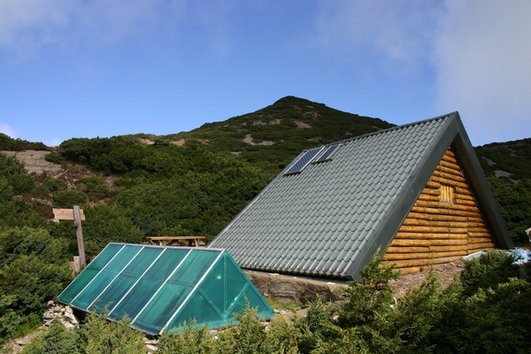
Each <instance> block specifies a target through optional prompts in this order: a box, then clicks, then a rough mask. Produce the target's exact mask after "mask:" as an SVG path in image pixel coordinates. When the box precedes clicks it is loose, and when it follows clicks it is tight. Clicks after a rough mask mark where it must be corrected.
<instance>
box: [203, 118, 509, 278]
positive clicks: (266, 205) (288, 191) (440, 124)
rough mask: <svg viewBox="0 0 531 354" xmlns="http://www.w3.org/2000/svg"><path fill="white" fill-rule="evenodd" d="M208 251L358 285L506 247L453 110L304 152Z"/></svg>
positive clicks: (253, 265)
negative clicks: (376, 258)
mask: <svg viewBox="0 0 531 354" xmlns="http://www.w3.org/2000/svg"><path fill="white" fill-rule="evenodd" d="M210 247H217V248H225V249H227V250H228V251H229V252H230V253H231V254H232V255H233V257H234V259H235V260H236V262H238V264H239V265H240V266H241V267H242V268H247V269H253V270H262V271H272V272H279V273H295V274H303V275H309V276H324V277H334V278H347V279H352V278H354V279H357V278H358V277H359V272H360V270H361V269H363V267H364V266H365V265H366V264H367V263H368V262H369V260H370V259H371V257H372V256H373V255H374V254H375V252H377V251H378V250H382V251H385V252H386V253H385V257H386V260H387V262H392V263H394V264H395V265H396V267H397V268H399V269H401V270H402V271H403V272H411V271H417V270H419V269H420V268H421V267H425V266H429V265H430V264H440V263H447V262H451V261H454V260H456V259H459V258H461V257H462V256H464V255H467V254H470V253H473V252H476V251H479V250H484V249H491V248H495V247H499V248H509V247H512V242H511V239H510V237H509V235H508V233H507V230H506V226H505V224H504V221H503V219H502V218H501V216H500V213H499V211H498V208H497V204H496V201H495V200H494V198H493V196H492V194H491V192H490V190H489V188H488V184H487V181H486V178H485V176H484V173H483V171H482V169H481V166H480V164H479V161H478V159H477V157H476V155H475V152H474V149H473V147H472V145H471V144H470V141H469V139H468V137H467V134H466V132H465V129H464V127H463V125H462V123H461V120H460V118H459V114H458V113H457V112H455V113H450V114H447V115H444V116H440V117H437V118H433V119H429V120H425V121H421V122H416V123H412V124H408V125H404V126H399V127H394V128H391V129H386V130H382V131H378V132H376V133H372V134H367V135H363V136H360V137H356V138H353V139H349V140H345V141H341V142H338V143H335V144H330V145H327V146H323V147H317V148H313V149H310V150H307V151H304V152H303V153H301V154H300V155H299V156H298V157H297V158H296V159H295V160H294V161H293V162H292V163H291V164H290V165H288V167H287V168H286V169H285V170H284V171H283V172H282V173H280V174H279V175H278V176H277V177H276V178H275V179H274V180H273V181H272V182H271V183H270V184H269V185H268V186H267V187H266V188H265V189H264V190H263V191H262V192H261V193H260V194H259V195H258V196H257V197H256V198H255V199H254V200H253V201H252V202H251V203H250V204H249V205H248V206H247V207H246V208H245V209H244V210H243V211H242V212H241V213H240V214H238V215H237V216H236V218H235V219H234V220H233V221H232V222H231V223H230V224H229V225H227V227H226V228H225V229H224V230H223V231H222V232H221V233H220V234H219V235H218V236H217V237H216V238H215V239H214V241H213V242H212V243H211V245H210Z"/></svg>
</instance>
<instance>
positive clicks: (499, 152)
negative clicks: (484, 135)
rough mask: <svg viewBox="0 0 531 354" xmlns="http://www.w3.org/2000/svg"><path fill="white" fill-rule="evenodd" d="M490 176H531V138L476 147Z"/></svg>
mask: <svg viewBox="0 0 531 354" xmlns="http://www.w3.org/2000/svg"><path fill="white" fill-rule="evenodd" d="M476 152H477V154H478V155H479V156H480V160H481V165H482V167H483V170H485V173H486V174H487V175H488V176H492V175H494V176H496V177H509V178H511V179H514V180H520V179H523V178H531V138H527V139H522V140H515V141H507V142H504V143H492V144H487V145H483V146H478V147H476Z"/></svg>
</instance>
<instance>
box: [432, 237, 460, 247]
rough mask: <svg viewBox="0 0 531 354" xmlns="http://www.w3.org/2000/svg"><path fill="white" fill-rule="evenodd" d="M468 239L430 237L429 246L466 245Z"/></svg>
mask: <svg viewBox="0 0 531 354" xmlns="http://www.w3.org/2000/svg"><path fill="white" fill-rule="evenodd" d="M466 244H468V240H467V239H466V238H459V239H454V238H452V239H433V240H432V239H430V245H431V246H451V245H466Z"/></svg>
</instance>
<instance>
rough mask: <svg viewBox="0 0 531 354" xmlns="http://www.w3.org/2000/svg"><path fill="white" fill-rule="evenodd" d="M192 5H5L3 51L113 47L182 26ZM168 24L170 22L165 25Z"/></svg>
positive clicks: (134, 1) (155, 0)
mask: <svg viewBox="0 0 531 354" xmlns="http://www.w3.org/2000/svg"><path fill="white" fill-rule="evenodd" d="M186 3H187V0H2V1H1V2H0V48H2V47H3V48H4V49H8V50H15V51H18V52H22V53H25V52H35V51H37V50H38V49H39V48H40V47H42V46H45V45H49V44H57V43H59V44H73V43H74V44H75V43H85V42H88V43H90V44H109V43H114V42H116V41H119V40H123V39H125V38H130V37H132V36H135V35H139V34H142V33H144V32H146V31H147V29H148V28H153V26H155V27H157V28H160V27H162V26H167V24H168V23H170V24H171V23H173V22H178V21H181V20H182V18H183V16H184V11H185V10H186ZM162 19H164V21H163V20H162Z"/></svg>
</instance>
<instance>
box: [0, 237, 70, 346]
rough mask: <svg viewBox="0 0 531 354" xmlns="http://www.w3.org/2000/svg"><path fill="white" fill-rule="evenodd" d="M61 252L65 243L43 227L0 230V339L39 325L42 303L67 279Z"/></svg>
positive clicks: (64, 260)
mask: <svg viewBox="0 0 531 354" xmlns="http://www.w3.org/2000/svg"><path fill="white" fill-rule="evenodd" d="M65 255H66V252H65V245H64V244H63V243H62V242H61V241H59V240H55V239H53V238H52V237H50V235H49V234H48V233H47V232H46V231H45V230H42V229H31V228H15V229H8V230H5V231H3V232H0V294H2V295H1V297H0V318H1V319H2V320H0V338H3V339H6V338H10V337H13V336H15V335H17V334H20V332H21V329H22V328H23V327H24V326H26V327H27V328H30V327H32V326H33V325H36V324H40V312H41V311H42V310H43V309H44V308H45V305H46V302H47V301H48V300H50V299H53V298H54V297H55V296H56V295H57V294H59V292H60V291H61V290H62V289H63V288H64V286H65V285H66V283H68V281H69V280H70V279H71V274H70V269H69V266H68V263H67V261H66V259H65ZM35 316H36V317H37V320H35ZM0 342H1V340H0Z"/></svg>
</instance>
